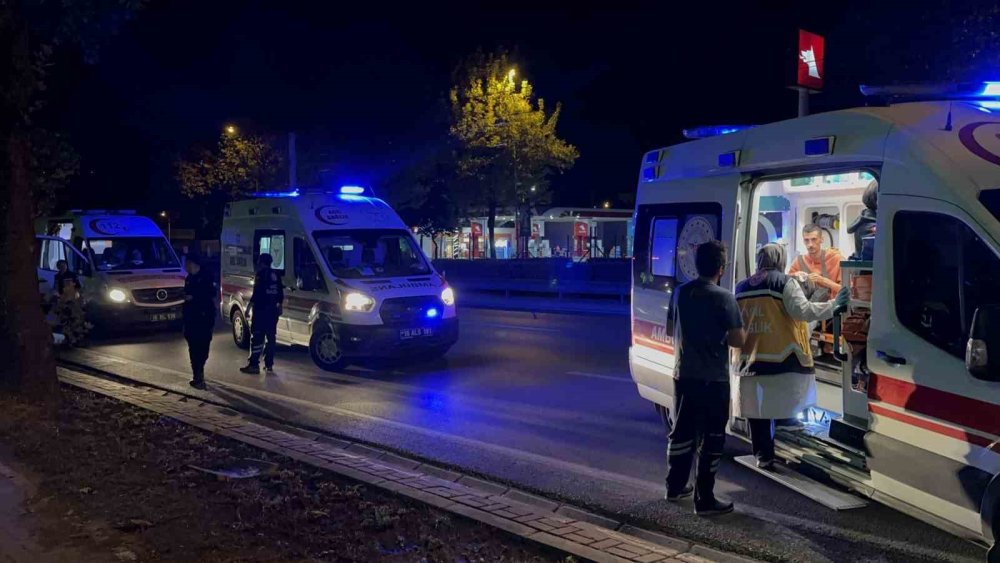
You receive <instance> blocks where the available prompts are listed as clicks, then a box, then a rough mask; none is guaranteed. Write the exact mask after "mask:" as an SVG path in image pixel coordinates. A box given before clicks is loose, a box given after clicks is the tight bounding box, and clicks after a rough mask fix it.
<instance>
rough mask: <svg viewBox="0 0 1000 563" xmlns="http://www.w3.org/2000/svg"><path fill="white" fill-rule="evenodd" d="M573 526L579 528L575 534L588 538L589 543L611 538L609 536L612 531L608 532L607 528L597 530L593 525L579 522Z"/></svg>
mask: <svg viewBox="0 0 1000 563" xmlns="http://www.w3.org/2000/svg"><path fill="white" fill-rule="evenodd" d="M573 525H574V526H576V527H578V528H580V531H579V532H577V534H580V535H581V536H583V537H585V538H590V540H591V541H601V540H606V539H608V538H610V537H611V535H610V534H611V532H612V530H609V529H607V528H598V527H597V526H594V525H593V524H589V523H587V522H579V521H578V522H576V523H575V524H573ZM618 541H621V540H618Z"/></svg>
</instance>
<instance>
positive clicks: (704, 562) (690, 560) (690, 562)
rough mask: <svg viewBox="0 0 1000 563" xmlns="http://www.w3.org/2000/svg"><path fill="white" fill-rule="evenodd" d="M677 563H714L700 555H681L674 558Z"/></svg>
mask: <svg viewBox="0 0 1000 563" xmlns="http://www.w3.org/2000/svg"><path fill="white" fill-rule="evenodd" d="M675 559H677V560H678V561H686V562H687V563H715V562H714V561H712V560H711V559H705V558H704V557H702V556H700V555H695V554H693V553H682V554H680V555H678V556H676V557H675Z"/></svg>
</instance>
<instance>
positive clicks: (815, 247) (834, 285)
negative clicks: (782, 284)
mask: <svg viewBox="0 0 1000 563" xmlns="http://www.w3.org/2000/svg"><path fill="white" fill-rule="evenodd" d="M802 242H804V243H805V244H806V250H808V253H806V254H802V255H800V256H799V257H798V258H796V259H795V261H794V262H792V267H791V268H789V269H788V274H789V275H792V276H794V275H795V274H796V273H798V272H804V273H806V274H808V275H809V281H811V282H812V283H813V285H815V286H816V287H817V288H822V289H826V290H828V291H829V294H828V295H836V294H837V292H839V291H840V261H841V260H843V259H844V257H843V256H842V255H841V254H840V251H839V250H837V249H836V248H827V249H824V248H823V229H822V228H821V227H820V226H819V225H816V224H814V223H810V224H808V225H806V226H805V227H803V228H802Z"/></svg>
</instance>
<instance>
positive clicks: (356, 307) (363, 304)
mask: <svg viewBox="0 0 1000 563" xmlns="http://www.w3.org/2000/svg"><path fill="white" fill-rule="evenodd" d="M373 307H375V300H374V299H372V298H371V297H368V296H367V295H365V294H364V293H358V292H357V291H352V292H350V293H348V294H347V295H345V296H344V310H345V311H364V312H368V311H371V310H372V308H373Z"/></svg>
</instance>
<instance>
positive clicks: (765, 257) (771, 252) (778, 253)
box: [757, 242, 785, 272]
mask: <svg viewBox="0 0 1000 563" xmlns="http://www.w3.org/2000/svg"><path fill="white" fill-rule="evenodd" d="M762 270H778V271H779V272H784V271H785V247H784V246H781V245H780V244H776V243H773V242H772V243H770V244H765V245H764V246H762V247H760V250H758V251H757V271H758V272H760V271H762Z"/></svg>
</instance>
